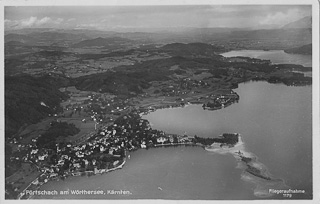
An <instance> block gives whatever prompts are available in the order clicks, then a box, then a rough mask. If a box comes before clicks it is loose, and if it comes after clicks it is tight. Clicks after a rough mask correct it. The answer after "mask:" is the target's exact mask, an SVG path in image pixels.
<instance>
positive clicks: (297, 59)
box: [221, 50, 312, 67]
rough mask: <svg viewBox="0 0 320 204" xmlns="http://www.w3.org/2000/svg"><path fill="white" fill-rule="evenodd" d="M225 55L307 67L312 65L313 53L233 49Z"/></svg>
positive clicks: (224, 54)
mask: <svg viewBox="0 0 320 204" xmlns="http://www.w3.org/2000/svg"><path fill="white" fill-rule="evenodd" d="M221 55H222V56H224V57H236V56H241V57H250V58H258V59H265V60H270V61H271V62H272V63H275V64H300V65H303V66H305V67H312V56H311V55H300V54H289V53H285V52H284V51H283V50H268V51H264V50H233V51H230V52H226V53H223V54H221Z"/></svg>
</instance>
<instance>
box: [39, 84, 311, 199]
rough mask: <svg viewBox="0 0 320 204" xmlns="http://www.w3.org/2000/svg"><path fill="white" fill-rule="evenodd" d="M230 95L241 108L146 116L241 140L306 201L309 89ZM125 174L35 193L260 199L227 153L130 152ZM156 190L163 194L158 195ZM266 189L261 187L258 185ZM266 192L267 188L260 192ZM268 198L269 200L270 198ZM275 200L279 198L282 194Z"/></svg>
mask: <svg viewBox="0 0 320 204" xmlns="http://www.w3.org/2000/svg"><path fill="white" fill-rule="evenodd" d="M235 91H236V92H237V93H238V94H239V95H240V100H239V103H236V104H233V105H231V106H229V107H227V108H224V109H220V110H216V111H208V110H203V109H202V107H201V106H200V105H189V106H187V107H184V108H172V109H162V110H157V111H155V112H152V113H150V114H148V115H145V116H144V118H145V119H148V120H149V121H150V122H151V123H152V124H153V128H155V129H161V130H164V131H166V132H168V133H176V134H183V133H185V132H186V133H187V134H188V135H195V134H196V135H198V136H201V137H216V136H218V135H220V134H222V133H224V132H238V133H240V134H241V135H242V140H243V141H244V143H245V147H246V150H247V151H249V152H251V153H253V154H255V155H256V156H257V158H258V160H259V161H260V162H261V163H263V164H264V165H265V166H266V168H267V169H268V171H269V172H270V174H271V175H272V176H273V177H274V178H279V179H283V180H284V182H285V184H286V185H287V186H288V187H287V188H286V189H284V190H287V189H288V188H291V189H300V190H305V191H306V193H305V194H295V195H293V198H310V197H311V194H312V122H311V121H312V114H311V107H312V106H311V87H310V86H304V87H289V86H285V85H276V84H268V83H266V82H249V83H245V84H240V85H239V88H237V89H235ZM130 154H131V159H128V160H127V163H126V165H125V166H124V168H123V169H121V170H117V171H114V172H111V173H108V174H104V175H96V176H91V177H71V178H67V179H66V180H65V181H53V182H49V183H48V184H46V185H43V186H42V187H41V190H44V189H45V190H50V189H52V190H68V189H69V190H72V189H73V190H76V189H78V190H82V189H87V190H96V189H102V190H104V191H107V190H128V191H130V192H131V194H130V195H99V196H97V195H89V196H88V195H57V196H44V197H41V196H38V197H36V198H40V199H41V198H57V199H81V198H91V199H94V198H97V199H136V198H138V199H139V198H140V199H187V200H189V199H202V200H208V199H260V198H259V197H256V196H255V195H254V192H255V191H256V190H257V188H260V187H261V185H263V184H261V185H258V184H257V183H256V182H248V181H247V180H246V179H244V177H243V170H242V169H241V168H238V163H237V161H236V159H235V158H234V157H233V156H232V155H231V154H225V155H221V154H217V153H213V152H208V151H206V150H204V149H203V148H200V147H167V148H155V149H149V150H138V151H136V152H133V153H130ZM158 187H160V188H161V189H162V190H159V188H158ZM262 187H264V186H262ZM265 187H267V186H265ZM273 198H274V197H273ZM275 198H282V195H280V196H277V197H275Z"/></svg>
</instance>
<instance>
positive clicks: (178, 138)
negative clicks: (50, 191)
mask: <svg viewBox="0 0 320 204" xmlns="http://www.w3.org/2000/svg"><path fill="white" fill-rule="evenodd" d="M140 114H141V112H139V111H138V110H133V111H131V112H130V113H129V114H126V115H124V116H121V117H119V118H117V119H116V120H115V121H114V123H113V124H112V125H110V126H108V127H105V128H101V129H99V130H98V131H97V134H95V135H93V136H92V137H91V138H89V139H88V140H87V141H84V142H82V143H79V144H76V145H73V144H71V143H68V144H66V145H65V144H63V143H57V144H56V145H54V146H49V147H46V146H43V147H45V148H39V146H41V144H39V143H37V139H33V140H32V143H31V144H29V146H28V152H27V153H26V155H25V156H24V157H23V158H22V160H23V162H29V163H32V164H34V165H36V166H37V169H38V171H39V172H40V173H41V174H40V175H39V176H38V177H37V178H36V179H35V180H34V181H32V182H31V184H30V185H29V186H28V187H27V188H25V189H23V190H22V191H21V192H20V194H19V195H18V198H20V199H24V198H27V197H28V196H30V195H27V194H25V193H24V192H25V191H26V190H36V189H38V188H39V187H40V186H41V185H42V184H43V183H46V182H48V181H50V180H54V179H65V178H66V177H68V176H91V175H94V174H102V173H107V172H109V171H113V170H116V169H119V168H122V167H123V165H124V164H125V162H126V159H127V158H130V155H128V154H129V153H130V152H131V151H135V150H137V149H140V148H145V149H148V148H152V147H161V146H172V145H175V146H177V145H197V146H204V145H205V144H208V140H203V139H202V138H199V137H197V136H195V137H190V136H187V135H176V134H166V133H165V132H163V131H158V130H154V129H152V128H151V126H150V124H149V122H148V121H147V120H144V119H141V117H140ZM237 136H238V135H237V134H226V135H224V137H222V138H216V139H212V138H211V140H210V143H209V144H212V143H214V142H223V143H230V144H232V145H234V144H235V143H236V141H237ZM228 138H229V139H228ZM235 138H236V140H235ZM16 191H17V189H16Z"/></svg>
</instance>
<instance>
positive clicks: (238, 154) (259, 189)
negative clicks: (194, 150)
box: [19, 134, 288, 199]
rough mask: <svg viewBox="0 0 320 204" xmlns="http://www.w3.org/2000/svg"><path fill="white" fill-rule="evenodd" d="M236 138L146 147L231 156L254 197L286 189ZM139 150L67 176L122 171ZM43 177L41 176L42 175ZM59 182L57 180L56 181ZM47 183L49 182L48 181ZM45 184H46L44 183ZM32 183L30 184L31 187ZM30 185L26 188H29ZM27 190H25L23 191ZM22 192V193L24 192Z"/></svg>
mask: <svg viewBox="0 0 320 204" xmlns="http://www.w3.org/2000/svg"><path fill="white" fill-rule="evenodd" d="M238 138H239V141H238V143H237V144H235V145H234V146H231V147H230V146H229V147H228V146H227V147H225V146H222V147H219V148H213V149H210V147H211V146H212V145H214V144H215V145H217V144H219V143H213V144H212V145H211V146H206V145H203V144H200V143H193V142H183V143H167V144H157V145H153V146H151V147H148V148H150V149H152V148H159V147H178V146H192V147H201V148H203V149H204V150H205V151H208V152H213V153H218V154H223V155H224V154H232V156H233V157H234V158H235V159H236V160H237V162H238V165H237V167H236V168H240V169H242V170H243V171H242V173H241V179H242V180H244V181H246V182H250V183H253V184H255V186H256V187H255V189H254V195H255V196H256V197H259V198H267V197H271V196H273V195H274V194H270V193H269V192H268V190H267V189H266V186H269V187H270V186H274V188H275V186H279V185H280V186H282V187H288V186H286V184H285V183H284V181H283V180H282V179H275V178H273V177H272V175H271V174H270V173H269V172H268V169H267V167H265V166H264V165H263V164H262V163H260V162H258V158H257V157H256V156H255V155H254V154H253V153H251V152H248V151H246V150H245V143H244V142H243V141H242V138H241V135H240V134H238ZM139 149H144V148H137V149H132V150H130V151H129V150H126V151H125V157H124V158H123V162H122V163H121V164H120V165H118V166H116V167H114V168H111V169H95V170H94V171H85V172H72V173H70V175H68V177H69V176H72V177H77V176H82V175H87V176H88V174H89V175H90V176H95V175H98V174H100V175H102V174H104V173H109V172H112V171H115V170H118V169H122V168H123V166H124V165H125V164H126V160H127V158H128V159H130V155H129V154H128V152H131V151H136V150H139ZM242 158H250V161H243V159H242ZM249 168H254V169H258V170H259V173H257V174H254V173H252V172H250V171H248V169H249ZM42 175H43V174H42ZM58 180H59V179H58ZM48 182H50V180H48ZM45 183H47V182H45ZM45 183H42V184H41V185H39V186H37V188H36V190H37V189H39V188H40V187H41V186H42V185H43V184H45ZM31 184H32V183H30V185H31ZM30 185H29V186H28V187H30ZM25 190H27V188H26V189H25ZM25 190H24V191H25ZM22 196H24V195H22ZM22 196H20V198H19V199H21V197H22ZM26 199H33V196H29V197H28V198H26Z"/></svg>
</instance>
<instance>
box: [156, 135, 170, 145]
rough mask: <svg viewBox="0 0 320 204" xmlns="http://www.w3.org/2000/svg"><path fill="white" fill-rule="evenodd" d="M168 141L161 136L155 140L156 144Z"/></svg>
mask: <svg viewBox="0 0 320 204" xmlns="http://www.w3.org/2000/svg"><path fill="white" fill-rule="evenodd" d="M167 140H168V139H167V138H166V137H164V136H161V137H158V138H157V142H158V143H164V142H166V141H167Z"/></svg>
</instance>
